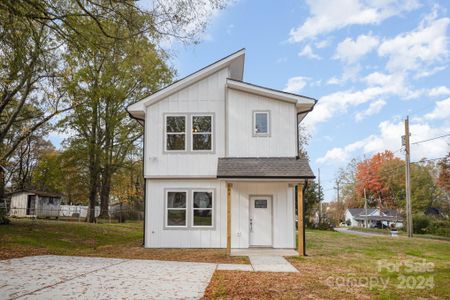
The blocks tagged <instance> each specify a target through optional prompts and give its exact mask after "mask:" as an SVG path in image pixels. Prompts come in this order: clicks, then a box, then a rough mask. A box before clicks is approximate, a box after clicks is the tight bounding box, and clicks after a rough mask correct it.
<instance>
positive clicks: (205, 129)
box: [191, 115, 213, 151]
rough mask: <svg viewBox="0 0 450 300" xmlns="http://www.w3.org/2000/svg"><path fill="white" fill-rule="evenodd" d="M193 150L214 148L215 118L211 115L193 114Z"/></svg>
mask: <svg viewBox="0 0 450 300" xmlns="http://www.w3.org/2000/svg"><path fill="white" fill-rule="evenodd" d="M191 124H192V126H191V127H192V151H211V150H212V147H213V145H212V138H213V136H212V131H213V119H212V116H211V115H193V116H192V120H191Z"/></svg>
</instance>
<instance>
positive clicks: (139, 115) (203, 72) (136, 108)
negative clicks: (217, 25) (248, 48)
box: [127, 49, 245, 120]
mask: <svg viewBox="0 0 450 300" xmlns="http://www.w3.org/2000/svg"><path fill="white" fill-rule="evenodd" d="M244 59H245V49H241V50H239V51H236V52H234V53H232V54H230V55H228V56H226V57H224V58H222V59H220V60H218V61H216V62H214V63H212V64H210V65H208V66H206V67H204V68H202V69H200V70H198V71H196V72H194V73H192V74H190V75H188V76H186V77H184V78H182V79H179V80H177V81H175V82H173V83H172V84H170V85H168V86H166V87H164V88H162V89H160V90H159V91H156V92H155V93H153V94H151V95H149V96H147V97H145V98H143V99H142V100H140V101H138V102H136V103H134V104H131V105H130V106H128V107H127V111H128V112H129V114H130V115H131V116H132V117H134V118H136V119H141V120H143V119H144V118H145V110H146V107H147V106H150V105H152V104H155V103H157V102H159V101H160V100H162V99H164V98H166V97H168V96H170V95H172V94H174V93H176V92H178V91H180V90H182V89H184V88H186V87H188V86H190V85H192V84H194V83H196V82H197V81H200V80H202V79H204V78H206V77H208V76H210V75H211V74H214V73H215V72H217V71H219V70H222V69H224V68H227V67H228V68H229V72H230V77H231V78H233V79H238V80H242V78H243V76H244Z"/></svg>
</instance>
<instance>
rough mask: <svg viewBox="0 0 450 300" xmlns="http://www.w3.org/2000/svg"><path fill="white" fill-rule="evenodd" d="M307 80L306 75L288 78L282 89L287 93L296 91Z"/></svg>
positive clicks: (302, 86)
mask: <svg viewBox="0 0 450 300" xmlns="http://www.w3.org/2000/svg"><path fill="white" fill-rule="evenodd" d="M308 80H309V78H308V77H303V76H297V77H292V78H289V80H288V82H287V83H286V86H285V87H284V89H283V91H285V92H289V93H298V92H300V91H301V90H302V89H303V88H304V87H305V85H306V83H307V82H308Z"/></svg>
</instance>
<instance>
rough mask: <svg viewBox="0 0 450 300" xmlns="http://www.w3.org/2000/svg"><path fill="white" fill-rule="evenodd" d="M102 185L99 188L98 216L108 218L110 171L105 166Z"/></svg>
mask: <svg viewBox="0 0 450 300" xmlns="http://www.w3.org/2000/svg"><path fill="white" fill-rule="evenodd" d="M102 175H103V176H102V187H101V190H100V215H99V216H98V217H99V218H109V194H110V192H111V177H112V174H111V171H110V167H109V166H105V169H104V171H103V174H102Z"/></svg>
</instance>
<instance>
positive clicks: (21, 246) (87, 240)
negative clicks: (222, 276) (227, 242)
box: [0, 219, 249, 263]
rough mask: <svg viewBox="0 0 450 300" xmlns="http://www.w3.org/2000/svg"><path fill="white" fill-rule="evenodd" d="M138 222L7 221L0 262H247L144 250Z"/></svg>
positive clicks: (213, 253) (206, 253) (198, 252)
mask: <svg viewBox="0 0 450 300" xmlns="http://www.w3.org/2000/svg"><path fill="white" fill-rule="evenodd" d="M142 226H143V223H142V222H128V223H111V224H109V223H103V224H88V223H83V222H81V223H78V222H62V221H54V220H37V221H33V220H28V219H11V224H10V225H1V226H0V259H8V258H14V257H22V256H28V255H42V254H56V255H79V256H101V257H117V258H135V259H158V260H176V261H197V262H214V263H249V262H248V259H247V258H244V257H228V256H227V255H226V253H225V250H224V249H144V248H143V247H142V234H143V233H142V232H143V231H142Z"/></svg>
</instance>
